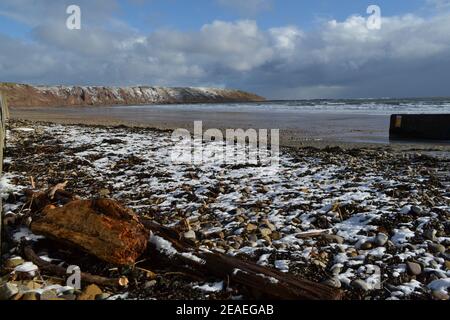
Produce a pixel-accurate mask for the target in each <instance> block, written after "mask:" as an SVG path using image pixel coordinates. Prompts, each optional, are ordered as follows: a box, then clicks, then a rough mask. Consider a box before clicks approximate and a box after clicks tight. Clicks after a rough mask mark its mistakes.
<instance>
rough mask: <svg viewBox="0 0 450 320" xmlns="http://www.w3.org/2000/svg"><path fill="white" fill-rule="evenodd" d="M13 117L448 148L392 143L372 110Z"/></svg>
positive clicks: (313, 142) (74, 110) (115, 111)
mask: <svg viewBox="0 0 450 320" xmlns="http://www.w3.org/2000/svg"><path fill="white" fill-rule="evenodd" d="M11 117H12V118H13V119H25V120H34V121H48V122H55V123H65V124H91V125H126V126H134V127H148V128H155V129H163V130H174V129H177V128H186V129H188V130H191V131H192V130H193V124H194V121H200V120H201V121H203V129H204V130H206V129H210V128H217V129H221V130H224V129H238V128H242V129H248V128H254V129H280V143H281V145H282V146H285V147H303V146H313V147H318V148H321V147H326V146H340V147H343V148H354V147H358V148H360V147H370V148H394V149H401V150H408V149H414V150H416V149H418V150H436V151H447V152H448V151H450V143H448V142H431V143H430V142H427V143H424V142H417V141H408V142H403V141H402V142H391V141H389V136H388V135H389V116H387V115H375V114H350V113H340V114H338V113H325V112H317V113H311V112H305V113H300V112H298V111H297V112H290V111H286V110H283V111H282V112H274V111H261V112H246V111H237V110H229V111H226V110H223V109H219V110H218V111H211V110H210V109H209V110H199V109H197V108H196V109H193V110H180V109H179V108H171V107H168V108H167V107H161V106H147V107H95V108H92V107H70V108H67V107H66V108H12V109H11Z"/></svg>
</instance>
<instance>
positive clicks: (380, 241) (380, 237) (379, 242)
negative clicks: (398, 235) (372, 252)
mask: <svg viewBox="0 0 450 320" xmlns="http://www.w3.org/2000/svg"><path fill="white" fill-rule="evenodd" d="M388 240H389V237H388V236H387V235H386V234H384V233H379V234H377V236H376V237H375V239H374V241H373V243H374V244H375V245H376V246H378V247H384V245H385V244H386V243H387V242H388Z"/></svg>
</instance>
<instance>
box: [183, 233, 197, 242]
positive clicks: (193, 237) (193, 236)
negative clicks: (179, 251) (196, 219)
mask: <svg viewBox="0 0 450 320" xmlns="http://www.w3.org/2000/svg"><path fill="white" fill-rule="evenodd" d="M184 237H185V238H186V239H188V240H192V241H195V240H197V236H196V234H195V231H194V230H189V231H188V232H185V233H184Z"/></svg>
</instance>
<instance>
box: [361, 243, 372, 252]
mask: <svg viewBox="0 0 450 320" xmlns="http://www.w3.org/2000/svg"><path fill="white" fill-rule="evenodd" d="M372 248H373V245H372V243H370V242H364V243H363V244H361V249H362V250H370V249H372Z"/></svg>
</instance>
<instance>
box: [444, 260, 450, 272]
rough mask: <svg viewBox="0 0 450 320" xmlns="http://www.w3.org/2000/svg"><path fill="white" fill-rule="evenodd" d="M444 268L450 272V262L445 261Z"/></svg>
mask: <svg viewBox="0 0 450 320" xmlns="http://www.w3.org/2000/svg"><path fill="white" fill-rule="evenodd" d="M445 268H446V269H447V270H450V261H449V260H447V261H445Z"/></svg>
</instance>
